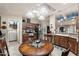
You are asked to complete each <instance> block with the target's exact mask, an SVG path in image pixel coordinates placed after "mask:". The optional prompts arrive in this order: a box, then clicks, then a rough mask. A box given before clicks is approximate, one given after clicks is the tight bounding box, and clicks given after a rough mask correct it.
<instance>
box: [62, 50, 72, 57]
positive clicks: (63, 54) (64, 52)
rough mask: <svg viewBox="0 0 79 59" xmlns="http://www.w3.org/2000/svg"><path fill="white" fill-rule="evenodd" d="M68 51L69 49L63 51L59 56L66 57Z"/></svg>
mask: <svg viewBox="0 0 79 59" xmlns="http://www.w3.org/2000/svg"><path fill="white" fill-rule="evenodd" d="M69 51H70V49H67V50H65V51H63V52H62V55H61V56H68V54H69Z"/></svg>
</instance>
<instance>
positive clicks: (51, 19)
mask: <svg viewBox="0 0 79 59" xmlns="http://www.w3.org/2000/svg"><path fill="white" fill-rule="evenodd" d="M51 24H52V28H50V30H51V31H52V33H53V32H54V30H55V15H51V16H50V27H51Z"/></svg>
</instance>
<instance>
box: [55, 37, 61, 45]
mask: <svg viewBox="0 0 79 59" xmlns="http://www.w3.org/2000/svg"><path fill="white" fill-rule="evenodd" d="M54 44H56V45H60V37H59V36H54Z"/></svg>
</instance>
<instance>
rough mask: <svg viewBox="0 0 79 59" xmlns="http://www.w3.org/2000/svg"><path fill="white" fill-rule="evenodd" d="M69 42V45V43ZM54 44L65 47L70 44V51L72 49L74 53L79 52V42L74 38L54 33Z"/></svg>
mask: <svg viewBox="0 0 79 59" xmlns="http://www.w3.org/2000/svg"><path fill="white" fill-rule="evenodd" d="M69 43H70V45H71V46H70V45H69ZM54 44H56V45H58V46H61V47H63V48H66V49H67V48H69V46H70V51H72V52H73V53H74V54H75V55H77V54H79V44H78V42H77V41H76V39H75V38H71V37H66V36H59V35H55V36H54Z"/></svg>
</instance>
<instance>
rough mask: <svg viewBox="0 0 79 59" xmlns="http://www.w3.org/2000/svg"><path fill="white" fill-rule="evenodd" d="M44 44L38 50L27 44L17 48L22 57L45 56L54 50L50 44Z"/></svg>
mask: <svg viewBox="0 0 79 59" xmlns="http://www.w3.org/2000/svg"><path fill="white" fill-rule="evenodd" d="M44 43H45V44H44V45H43V46H41V47H39V48H35V47H33V46H31V45H29V43H26V42H25V43H22V44H21V45H20V47H19V51H20V53H21V54H22V55H24V56H47V55H49V54H50V53H51V52H52V50H53V49H54V47H53V45H52V43H50V42H44Z"/></svg>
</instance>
